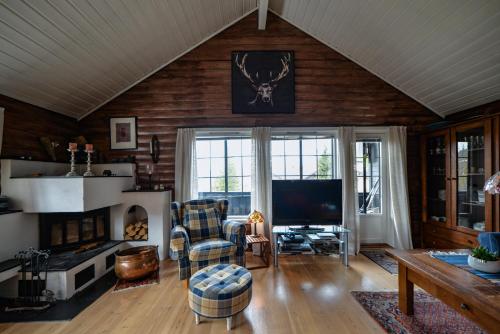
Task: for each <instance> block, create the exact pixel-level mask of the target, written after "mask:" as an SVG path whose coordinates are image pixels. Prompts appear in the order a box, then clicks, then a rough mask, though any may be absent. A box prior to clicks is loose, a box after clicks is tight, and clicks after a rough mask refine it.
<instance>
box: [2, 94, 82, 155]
mask: <svg viewBox="0 0 500 334" xmlns="http://www.w3.org/2000/svg"><path fill="white" fill-rule="evenodd" d="M0 107H2V108H5V115H4V130H3V143H2V157H5V158H19V157H23V156H24V157H28V156H31V157H32V159H33V160H41V161H52V159H51V158H50V157H49V155H48V153H47V151H46V150H45V148H44V147H43V146H42V144H41V143H40V137H49V138H50V139H52V140H53V141H56V142H58V143H59V144H60V146H59V147H58V148H57V149H56V157H57V161H68V160H69V156H68V152H66V151H65V148H67V144H68V142H69V140H70V139H71V138H72V137H74V136H76V135H77V134H78V122H77V121H76V119H74V118H71V117H67V116H64V115H61V114H57V113H55V112H52V111H49V110H47V109H43V108H40V107H36V106H34V105H31V104H28V103H24V102H21V101H18V100H14V99H12V98H9V97H7V96H3V95H0Z"/></svg>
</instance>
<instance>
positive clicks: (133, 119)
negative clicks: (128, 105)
mask: <svg viewBox="0 0 500 334" xmlns="http://www.w3.org/2000/svg"><path fill="white" fill-rule="evenodd" d="M118 122H122V123H128V124H130V141H129V142H117V141H116V138H117V135H116V131H117V128H116V126H115V125H116V124H117V123H118ZM137 147H138V134H137V116H114V117H110V118H109V148H110V150H113V151H124V150H137Z"/></svg>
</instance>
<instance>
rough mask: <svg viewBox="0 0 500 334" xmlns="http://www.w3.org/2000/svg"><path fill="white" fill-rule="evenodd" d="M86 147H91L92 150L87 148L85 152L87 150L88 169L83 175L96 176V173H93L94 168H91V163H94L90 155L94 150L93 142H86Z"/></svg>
mask: <svg viewBox="0 0 500 334" xmlns="http://www.w3.org/2000/svg"><path fill="white" fill-rule="evenodd" d="M89 145H90V146H89ZM85 147H87V148H88V147H90V150H88V149H86V150H85V152H87V171H86V172H85V173H83V176H94V173H92V169H91V168H90V165H91V163H92V161H91V159H90V156H91V154H92V153H93V152H94V151H93V150H92V144H86V145H85Z"/></svg>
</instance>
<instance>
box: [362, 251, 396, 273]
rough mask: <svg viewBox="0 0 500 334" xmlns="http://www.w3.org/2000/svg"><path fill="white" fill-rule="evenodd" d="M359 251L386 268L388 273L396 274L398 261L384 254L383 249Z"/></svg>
mask: <svg viewBox="0 0 500 334" xmlns="http://www.w3.org/2000/svg"><path fill="white" fill-rule="evenodd" d="M360 253H361V254H363V255H364V256H366V257H367V258H369V259H370V260H372V261H373V262H375V263H376V264H378V265H379V266H381V267H382V268H384V269H385V270H387V271H388V272H389V273H391V274H393V275H397V274H398V262H397V261H396V260H394V259H393V258H392V257H390V256H388V255H386V254H385V251H384V250H383V249H370V250H362V251H360Z"/></svg>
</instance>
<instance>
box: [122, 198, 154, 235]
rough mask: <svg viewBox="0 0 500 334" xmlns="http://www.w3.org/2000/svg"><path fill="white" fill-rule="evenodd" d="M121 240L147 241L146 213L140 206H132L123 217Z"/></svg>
mask: <svg viewBox="0 0 500 334" xmlns="http://www.w3.org/2000/svg"><path fill="white" fill-rule="evenodd" d="M123 223H124V232H123V239H125V240H134V241H146V240H148V213H147V212H146V209H144V208H143V207H142V206H140V205H132V206H131V207H130V208H129V209H128V210H127V211H126V212H125V217H123Z"/></svg>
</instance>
